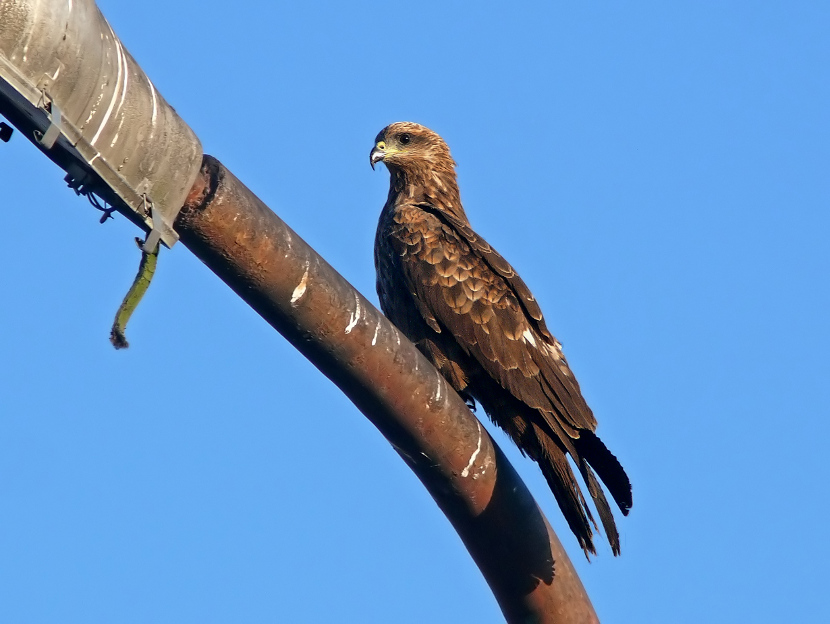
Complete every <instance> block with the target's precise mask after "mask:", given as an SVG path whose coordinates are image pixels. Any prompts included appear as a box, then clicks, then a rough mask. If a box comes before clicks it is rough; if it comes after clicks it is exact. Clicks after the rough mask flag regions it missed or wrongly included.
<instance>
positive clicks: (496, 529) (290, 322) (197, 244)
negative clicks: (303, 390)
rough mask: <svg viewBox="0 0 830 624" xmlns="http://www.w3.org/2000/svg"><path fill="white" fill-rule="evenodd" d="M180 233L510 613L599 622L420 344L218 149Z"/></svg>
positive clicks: (541, 520)
mask: <svg viewBox="0 0 830 624" xmlns="http://www.w3.org/2000/svg"><path fill="white" fill-rule="evenodd" d="M175 229H176V231H177V232H178V234H179V236H180V237H181V241H182V242H183V243H184V245H185V246H187V247H188V249H190V250H191V251H192V252H193V253H194V254H195V255H196V256H197V257H198V258H199V259H201V260H202V262H204V263H205V264H206V265H207V266H208V267H209V268H210V269H211V270H212V271H213V272H214V273H216V275H218V276H219V277H220V278H221V279H222V280H223V281H224V282H225V283H227V284H228V285H229V286H230V287H231V288H232V289H233V290H234V291H235V292H236V293H237V294H238V295H239V296H240V297H242V299H244V300H245V301H246V302H247V303H248V304H249V305H250V306H251V307H252V308H254V310H256V311H257V312H258V313H259V314H260V315H261V316H262V317H263V318H264V319H265V320H266V321H267V322H268V323H270V324H271V325H272V326H273V327H274V328H275V329H276V330H277V331H279V332H280V333H281V334H282V335H283V336H285V337H286V339H288V341H289V342H290V343H291V344H293V345H294V346H295V347H296V348H297V349H298V350H299V351H300V352H301V353H303V355H305V356H306V357H307V358H308V359H309V360H310V361H311V362H312V363H313V364H314V365H315V366H316V367H317V368H318V369H320V371H321V372H323V374H325V375H326V376H327V377H328V378H329V379H331V380H332V381H333V382H334V383H335V384H336V385H337V386H338V387H339V388H340V389H341V390H342V391H343V392H344V393H345V394H346V396H348V397H349V399H351V401H352V402H353V403H354V404H355V405H356V406H357V407H358V409H360V410H361V411H362V412H363V413H364V414H365V415H366V417H367V418H368V419H369V420H370V421H371V422H372V423H373V424H374V425H375V426H376V427H377V428H378V429H379V430H380V432H381V433H382V434H383V435H384V437H385V438H386V439H387V440H388V441H389V442H390V443H391V444H392V446H393V447H394V448H395V449H396V450H397V452H398V453H399V454H400V455H401V457H402V458H403V460H404V461H405V462H406V463H407V465H408V466H409V467H410V468H411V469H412V471H413V472H414V473H415V474H416V475H417V476H418V478H419V479H420V480H421V481H422V482H423V484H424V486H425V487H426V488H427V490H428V491H429V493H430V494H431V495H432V497H433V498H434V499H435V501H436V503H437V504H438V506H439V507H440V508H441V510H442V511H443V512H444V514H445V515H446V516H447V518H448V519H449V520H450V522H451V523H452V525H453V526H454V527H455V529H456V531H457V532H458V534H459V535H460V536H461V539H462V540H463V542H464V544H465V546H466V547H467V549H468V550H469V552H470V554H471V555H472V557H473V559H474V560H475V562H476V564H477V565H478V567H479V568H480V569H481V572H482V574H483V575H484V577H485V579H486V580H487V582H488V584H489V585H490V588H491V589H492V591H493V593H494V594H495V596H496V599H497V600H498V603H499V605H500V606H501V609H502V611H503V613H504V615H505V617H506V619H507V620H508V621H509V622H522V623H525V622H540V623H541V622H557V623H561V624H577V623H579V624H584V623H588V622H597V621H598V620H597V617H596V614H595V613H594V610H593V607H592V606H591V602H590V600H589V598H588V596H587V594H586V593H585V589H584V588H583V586H582V583H581V582H580V580H579V577H578V576H577V574H576V571H575V570H574V568H573V566H572V564H571V562H570V560H569V559H568V556H567V554H566V553H565V551H564V550H563V548H562V545H561V544H560V542H559V540H558V538H557V537H556V535H555V534H554V533H553V530H552V529H551V527H550V525H549V524H548V522H547V519H546V518H545V517H544V515H543V514H542V512H541V510H540V509H539V507H538V506H537V504H536V502H535V501H534V500H533V497H532V496H531V495H530V492H529V491H528V490H527V488H526V486H525V485H524V483H522V481H521V480H520V479H519V477H518V475H517V474H516V472H515V470H514V469H513V467H512V466H511V465H510V463H509V462H508V461H507V459H506V458H505V457H504V455H503V454H502V452H501V450H500V449H499V448H498V447H497V446H496V444H495V443H494V442H493V440H492V439H491V438H490V436H489V435H488V434H487V432H486V430H485V429H484V428H483V427H482V426H481V424H480V423H479V422H478V420H477V419H476V418H475V416H473V414H471V413H470V411H469V410H468V409H467V406H466V405H465V403H464V401H463V400H462V399H461V398H460V397H459V396H458V395H457V394H456V393H455V392H454V391H453V390H452V389H451V388H449V386H448V385H447V384H446V382H445V381H444V379H443V378H442V377H441V376H440V375H439V374H438V373H437V371H436V370H435V369H434V368H433V367H432V366H431V365H430V364H429V363H428V362H427V361H426V360H425V359H424V358H423V356H422V355H421V354H420V353H419V352H418V350H417V349H416V348H415V347H414V345H412V344H411V343H410V342H409V341H408V340H407V339H406V338H405V337H404V336H403V335H402V334H400V332H399V331H398V330H397V329H396V328H395V327H394V326H393V325H392V324H391V323H390V322H389V321H388V320H387V319H386V318H385V317H384V316H383V315H382V314H381V313H380V312H379V311H378V310H377V309H376V308H375V307H374V306H373V305H372V304H371V303H370V302H369V301H367V300H366V299H365V298H364V297H363V296H362V295H361V294H360V293H358V292H357V291H356V290H355V289H354V288H353V287H352V286H351V285H350V284H349V283H348V282H347V281H346V280H345V279H343V277H341V276H340V275H339V274H338V273H337V272H336V271H335V270H334V269H333V268H332V267H331V266H329V264H328V263H326V261H325V260H323V259H322V258H321V257H320V256H319V255H318V254H317V253H316V252H315V251H314V250H313V249H311V247H309V246H308V245H307V244H306V243H305V242H304V241H303V240H302V239H300V238H299V237H298V236H297V234H296V233H294V232H293V231H292V230H291V229H290V228H289V227H288V226H287V225H286V224H285V223H284V222H283V221H282V220H281V219H280V218H279V217H277V215H275V214H274V213H273V212H272V211H271V210H269V209H268V207H267V206H265V204H263V203H262V202H261V201H260V200H259V199H258V198H257V197H256V196H255V195H254V194H253V193H252V192H251V191H250V190H248V189H247V188H246V187H245V186H244V185H243V184H242V183H241V182H240V181H239V180H238V179H237V178H236V177H234V175H233V174H232V173H230V172H229V171H228V170H227V169H225V167H224V166H223V165H222V164H221V163H220V162H219V161H217V160H216V159H214V158H212V157H210V156H205V158H204V161H203V164H202V169H201V172H200V174H199V175H198V176H197V178H196V182H195V183H194V186H193V188H192V189H191V191H190V194H189V195H188V197H187V200H186V202H185V205H184V206H183V208H182V210H181V212H180V213H179V216H178V218H177V219H176V222H175Z"/></svg>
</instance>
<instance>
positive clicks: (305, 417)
mask: <svg viewBox="0 0 830 624" xmlns="http://www.w3.org/2000/svg"><path fill="white" fill-rule="evenodd" d="M56 1H57V0H56ZM99 4H100V6H101V9H102V10H103V12H104V13H105V15H106V16H107V17H108V18H109V20H110V21H111V23H112V25H113V27H114V28H115V30H116V32H117V33H118V34H119V35H120V36H121V38H122V40H123V41H124V43H125V44H126V46H127V48H128V49H129V50H130V51H131V52H132V54H133V55H134V56H135V58H136V59H137V60H138V61H139V63H140V64H141V65H142V67H143V68H144V69H145V71H147V73H148V74H149V75H150V76H151V78H152V79H153V80H154V82H155V83H156V85H157V87H158V88H159V89H160V91H161V92H162V93H163V94H164V95H165V97H166V98H167V99H168V101H169V102H170V103H171V104H173V106H175V107H176V109H177V110H178V112H179V113H180V114H181V115H182V116H183V117H184V119H185V120H186V121H188V122H189V123H190V124H191V126H192V127H193V128H194V129H195V130H196V132H197V133H198V135H199V136H200V138H201V140H202V142H203V144H204V148H205V151H206V152H207V153H209V154H212V155H215V156H217V157H218V158H219V159H220V160H222V161H223V162H224V163H225V164H226V165H227V166H228V167H229V168H230V169H231V170H232V171H234V172H235V173H236V174H237V175H238V176H239V177H240V178H241V179H242V180H243V181H245V183H246V184H247V185H248V186H249V187H250V188H251V189H253V190H254V191H255V192H256V193H257V194H258V195H259V196H260V197H261V198H262V199H263V200H264V201H266V203H268V204H269V205H270V206H271V207H272V208H273V209H274V210H275V211H276V212H277V213H278V214H279V215H280V216H281V217H283V218H284V219H285V221H287V222H288V223H289V224H290V225H291V226H292V227H293V228H294V229H295V230H296V231H297V232H298V233H299V234H300V235H301V236H303V237H304V238H305V239H306V240H308V241H309V242H310V243H311V244H312V245H313V246H314V247H315V248H316V249H317V250H318V251H319V252H320V253H321V254H322V255H323V256H324V257H326V258H327V259H328V260H329V261H330V262H331V263H332V264H333V265H334V266H335V267H336V268H337V269H338V270H339V271H340V272H341V273H342V274H343V275H344V276H346V278H348V279H349V280H350V281H351V282H352V283H353V284H354V285H355V286H356V287H357V288H359V289H360V290H361V291H362V292H363V293H365V294H367V295H368V296H370V297H371V298H372V299H373V300H376V298H375V296H374V269H373V266H372V242H373V236H374V229H375V224H376V220H377V216H378V212H379V210H380V207H381V205H382V204H383V202H384V199H385V196H386V190H387V184H388V175H387V174H386V172H385V171H383V170H381V171H380V172H374V173H373V172H372V171H371V169H370V168H369V164H368V153H369V150H370V148H371V147H372V140H373V138H374V136H375V134H376V133H377V132H378V130H380V129H381V128H382V127H383V126H385V125H386V124H387V123H389V122H392V121H397V120H412V121H418V122H421V123H423V124H426V125H428V126H430V127H431V128H433V129H435V130H436V131H438V132H439V133H441V134H442V135H443V136H444V137H445V138H446V140H447V141H448V142H449V144H450V146H451V148H452V150H453V154H454V156H455V158H456V160H457V161H458V163H459V167H458V173H459V178H460V184H461V188H462V197H463V200H464V202H465V205H466V208H467V211H468V213H469V215H470V218H471V220H472V222H473V225H474V227H475V228H476V229H477V230H478V231H479V232H480V233H481V234H482V235H483V236H485V237H486V238H487V239H488V240H489V241H490V242H491V243H493V244H494V246H495V247H496V248H498V249H499V250H500V251H501V252H502V253H503V255H505V256H506V257H507V258H508V259H509V260H510V261H511V262H512V263H513V264H514V266H515V267H516V268H517V269H518V270H519V271H520V273H521V274H522V275H523V277H524V278H525V281H527V282H528V284H529V285H530V286H531V288H532V289H533V290H534V292H535V294H536V296H537V298H538V299H539V300H540V301H541V303H542V307H543V309H544V310H545V311H546V315H547V318H548V323H549V325H550V326H551V327H552V329H553V331H554V333H556V335H557V336H558V337H559V338H560V339H561V340H562V342H563V343H564V346H565V352H566V354H567V355H568V358H569V360H570V362H571V365H572V367H573V369H574V370H575V372H576V374H577V376H578V378H579V379H580V382H581V383H582V387H583V389H584V391H585V394H586V395H587V397H588V400H589V402H590V403H591V405H592V406H593V409H594V411H595V412H596V414H597V416H598V419H599V423H600V427H599V433H600V434H601V436H602V437H603V439H604V440H605V441H606V442H607V443H608V446H609V447H610V448H611V449H612V450H613V451H614V452H615V453H616V454H617V455H618V456H619V457H620V458H621V459H622V461H623V463H624V465H625V466H626V468H627V469H628V471H629V474H630V475H631V478H632V481H633V483H634V508H633V510H632V513H631V515H630V516H629V517H628V518H625V519H622V520H621V521H620V523H619V524H620V528H621V534H622V547H623V554H622V556H621V557H620V558H616V559H615V558H614V557H612V556H611V553H610V550H609V549H608V547H607V546H605V545H603V546H602V548H601V551H600V554H599V556H598V557H597V558H595V559H594V560H593V562H592V563H590V564H589V563H587V562H586V561H585V559H584V557H582V555H581V551H580V550H579V549H578V547H577V545H576V541H575V539H574V538H573V537H572V535H571V534H570V532H569V531H568V530H567V528H566V527H565V525H564V522H563V520H562V518H561V514H560V513H559V511H558V509H557V507H556V505H555V503H554V500H553V497H552V495H551V494H550V492H549V491H548V489H547V487H546V485H545V483H544V481H543V479H542V477H541V474H540V473H539V472H538V470H537V469H536V467H535V465H534V464H532V463H531V462H530V461H529V460H526V459H523V458H521V457H520V456H519V455H518V453H517V452H516V451H515V450H514V449H513V448H512V447H511V446H510V445H509V444H508V443H507V441H506V440H505V438H504V436H503V435H502V434H501V433H496V434H495V435H496V439H497V440H499V441H500V442H502V443H503V446H504V447H505V449H506V450H507V452H508V453H509V455H510V457H511V458H512V460H513V462H514V463H515V465H516V466H517V468H518V470H519V471H520V473H521V474H522V475H523V477H524V479H525V480H526V481H527V483H528V484H529V486H530V488H531V490H532V491H533V492H534V493H535V495H536V497H537V499H538V501H539V503H540V505H541V506H542V507H543V509H544V510H545V512H546V513H547V514H548V516H549V518H550V519H551V521H552V523H553V524H554V526H555V528H556V529H557V531H558V533H559V535H560V537H561V538H562V540H563V542H564V543H565V545H566V547H567V548H568V550H569V552H570V553H571V556H572V557H573V560H574V562H575V563H576V565H577V567H578V569H579V572H580V574H581V577H582V580H583V582H584V584H585V585H586V587H587V589H588V592H589V594H590V595H591V597H592V600H593V602H594V604H595V606H596V609H597V611H598V613H599V615H600V617H601V619H602V620H603V622H636V623H638V624H639V623H649V622H655V623H665V622H672V623H674V622H753V623H754V624H758V623H762V622H784V621H789V622H810V621H811V622H815V621H821V620H823V619H824V618H826V613H827V600H826V596H827V571H826V570H827V566H826V561H827V559H828V556H830V543H829V542H828V538H827V531H826V529H825V527H824V524H825V523H826V518H827V515H828V511H830V509H828V501H827V496H826V492H827V483H828V480H830V453H829V452H828V440H830V425H828V408H830V382H829V381H828V373H830V366H828V355H827V354H828V352H830V331H829V330H828V320H827V319H828V307H830V298H829V297H828V289H830V286H829V285H828V272H830V253H828V244H827V236H828V229H830V218H829V217H828V200H830V182H828V165H830V113H828V111H830V84H829V81H828V66H830V53H829V52H830V43H828V42H829V41H830V38H829V37H828V32H829V29H830V9H828V8H827V5H826V4H825V3H820V2H792V1H790V2H765V3H758V2H672V3H666V2H651V3H646V2H630V3H623V4H624V6H621V5H620V3H607V2H591V3H577V2H570V3H562V2H555V3H547V2H545V3H543V2H539V3H529V2H512V3H509V4H508V5H505V4H502V3H489V2H483V3H476V4H472V3H469V2H447V1H442V2H421V3H381V2H352V3H339V2H306V3H294V2H292V3H283V2H279V3H270V2H237V3H226V2H217V1H213V0H208V1H204V0H201V1H196V0H175V1H172V0H165V1H161V0H144V1H142V2H123V0H101V1H100V3H99ZM0 180H2V195H0V197H1V198H2V199H0V201H1V202H2V206H3V210H2V219H3V221H2V227H3V236H2V244H0V266H2V271H0V286H2V305H0V621H3V622H9V623H12V622H38V623H39V622H49V623H51V622H84V623H95V622H124V623H127V622H150V621H152V622H200V623H202V622H405V623H409V622H411V623H421V622H498V621H500V619H501V615H500V611H499V610H498V606H497V605H496V603H495V600H494V599H493V598H492V596H491V594H490V592H489V590H488V588H487V586H486V584H485V583H484V581H483V580H482V578H481V576H480V574H479V572H478V570H477V569H476V568H475V566H474V564H473V563H472V561H471V560H470V558H469V556H468V555H467V554H466V551H465V550H464V548H463V546H462V545H461V543H460V541H459V539H458V538H457V537H456V535H455V533H454V532H453V530H452V528H451V527H450V525H449V524H448V522H447V521H446V520H445V519H444V517H443V516H442V515H441V513H440V512H439V511H438V509H437V508H436V506H435V505H434V504H433V502H432V500H431V499H430V498H429V496H428V495H427V494H426V492H425V490H424V489H423V487H422V486H421V484H420V483H419V482H418V481H417V480H416V479H415V477H414V476H413V475H412V474H411V473H410V472H409V470H408V469H407V468H406V467H405V465H404V464H403V462H401V461H400V459H399V458H398V457H397V455H396V454H395V453H394V452H393V451H392V449H391V448H390V447H389V445H388V444H387V443H386V442H385V441H384V440H383V438H382V437H381V436H380V435H379V434H378V433H377V432H376V431H375V430H374V429H373V428H372V426H371V425H369V424H368V422H367V421H366V420H365V419H364V418H363V417H362V416H361V415H360V413H358V412H357V410H356V409H355V408H354V407H353V406H352V405H351V404H350V403H349V402H348V401H347V400H346V399H345V398H344V397H343V396H342V395H341V394H340V393H339V392H338V391H337V389H336V388H335V387H334V386H333V385H332V384H331V383H330V382H328V380H326V379H325V378H324V377H323V376H322V375H320V374H319V373H318V372H317V371H316V369H314V368H313V367H312V366H311V365H310V364H308V362H306V361H305V360H304V359H303V358H302V357H300V356H299V355H298V354H297V353H296V352H295V351H294V350H293V349H292V348H291V347H290V346H289V345H288V344H287V343H286V342H285V341H284V340H283V339H282V338H281V337H280V336H279V335H278V334H276V333H275V332H274V331H272V330H271V329H270V328H269V327H268V326H267V325H266V324H265V323H264V322H263V321H262V320H261V319H260V318H259V317H258V316H257V315H256V314H255V313H254V312H252V311H251V310H250V309H249V308H247V307H246V306H245V304H243V303H242V302H241V301H240V300H239V299H238V298H237V297H236V296H235V295H233V294H232V293H231V291H230V290H229V289H228V288H227V287H226V286H225V285H224V284H223V283H222V282H220V281H219V280H218V279H217V278H216V277H214V276H213V274H212V273H210V272H209V271H208V270H207V269H206V268H205V267H204V266H203V265H201V264H200V263H199V262H198V261H197V260H196V259H195V258H194V257H193V256H192V255H191V254H190V253H189V252H188V251H187V250H186V249H185V248H184V247H182V246H178V247H176V248H174V250H173V251H172V252H167V253H164V254H163V257H162V258H161V261H160V266H159V270H158V273H157V276H156V280H155V282H154V283H153V285H152V287H151V289H150V291H149V293H148V296H147V298H146V299H145V301H144V302H143V303H142V305H141V307H140V308H139V310H138V312H137V314H136V316H135V317H134V318H133V320H132V322H131V325H130V327H129V331H128V337H129V339H130V340H131V342H132V347H131V348H130V349H129V350H128V351H124V352H115V351H114V350H113V349H112V347H111V346H110V344H109V342H108V333H109V327H110V323H111V321H112V317H113V315H114V313H115V310H116V308H117V306H118V304H119V303H120V301H121V298H122V296H123V295H124V293H125V292H126V289H127V287H128V286H129V284H130V282H131V281H132V279H133V276H134V273H135V268H136V266H137V263H138V252H137V250H136V248H135V245H134V244H133V242H132V239H133V237H134V236H135V235H137V234H138V233H139V232H138V230H137V229H136V228H134V227H133V226H131V225H130V224H129V223H128V222H126V220H125V219H123V218H120V217H119V218H117V219H116V221H115V222H112V221H110V222H108V223H107V224H106V225H105V226H101V225H98V217H99V213H97V212H96V211H95V210H93V209H92V208H91V207H90V206H89V205H88V204H87V203H86V202H85V201H84V200H82V199H78V198H76V197H75V196H74V195H73V193H71V191H69V190H67V189H66V188H65V187H64V185H63V182H62V173H61V172H60V171H59V170H58V169H57V168H56V167H55V166H54V165H52V164H51V163H50V162H49V161H48V160H47V159H46V158H44V157H43V156H42V155H40V153H39V152H38V151H37V150H36V149H35V148H34V147H33V146H31V145H30V144H29V143H28V142H27V141H25V140H24V139H23V138H22V137H21V136H20V135H19V134H17V135H16V136H15V137H14V139H13V140H12V142H11V143H10V144H8V145H0Z"/></svg>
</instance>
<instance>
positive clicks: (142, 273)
mask: <svg viewBox="0 0 830 624" xmlns="http://www.w3.org/2000/svg"><path fill="white" fill-rule="evenodd" d="M136 242H137V243H138V244H139V246H141V241H140V239H136ZM158 256H159V245H158V244H156V248H155V249H154V250H153V251H149V252H148V251H144V250H143V249H142V251H141V263H140V264H139V265H138V273H137V274H136V276H135V280H133V285H132V286H130V290H129V291H127V295H126V296H125V297H124V301H123V302H122V303H121V307H120V308H118V312H116V313H115V322H114V323H113V324H112V331H111V332H110V342H111V343H112V346H113V347H115V348H116V349H126V348H127V347H129V346H130V343H129V342H127V337H126V335H125V334H124V332H126V331H127V323H128V322H129V320H130V317H131V316H132V315H133V312H135V309H136V308H137V307H138V304H139V303H140V302H141V299H142V298H143V297H144V293H146V292H147V288H148V287H149V286H150V281H151V280H152V279H153V274H154V273H155V272H156V262H157V261H158Z"/></svg>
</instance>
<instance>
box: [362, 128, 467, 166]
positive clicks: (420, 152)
mask: <svg viewBox="0 0 830 624" xmlns="http://www.w3.org/2000/svg"><path fill="white" fill-rule="evenodd" d="M379 162H382V163H384V164H385V165H386V166H387V167H388V168H389V171H390V172H392V173H393V174H394V173H396V172H401V173H407V172H411V171H413V170H417V169H423V168H427V169H431V170H433V171H434V170H441V169H446V168H449V169H450V171H452V170H453V169H454V167H455V161H453V159H452V156H450V148H449V147H447V144H446V143H445V142H444V139H442V138H441V137H440V136H438V135H437V134H436V133H435V132H433V131H432V130H430V129H429V128H425V127H424V126H422V125H420V124H416V123H412V122H410V121H399V122H396V123H393V124H389V125H388V126H386V127H385V128H384V129H383V130H381V131H380V132H379V133H378V135H377V137H375V146H374V147H373V148H372V151H371V153H370V154H369V163H370V164H371V165H372V169H374V168H375V164H377V163H379Z"/></svg>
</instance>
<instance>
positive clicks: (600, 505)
mask: <svg viewBox="0 0 830 624" xmlns="http://www.w3.org/2000/svg"><path fill="white" fill-rule="evenodd" d="M579 472H580V473H582V478H583V479H585V483H586V484H588V491H589V492H590V493H591V498H592V499H594V505H596V508H597V513H598V514H599V519H600V522H602V528H603V530H604V531H605V536H606V537H607V538H608V543H609V544H611V552H613V553H614V556H617V555H619V554H620V534H619V533H618V532H617V524H616V522H614V514H612V513H611V507H610V506H609V505H608V499H606V498H605V492H603V491H602V487H601V486H600V484H599V482H598V481H597V477H596V475H594V471H593V470H591V467H590V466H589V465H588V462H587V461H585V459H581V460H580V461H579Z"/></svg>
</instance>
